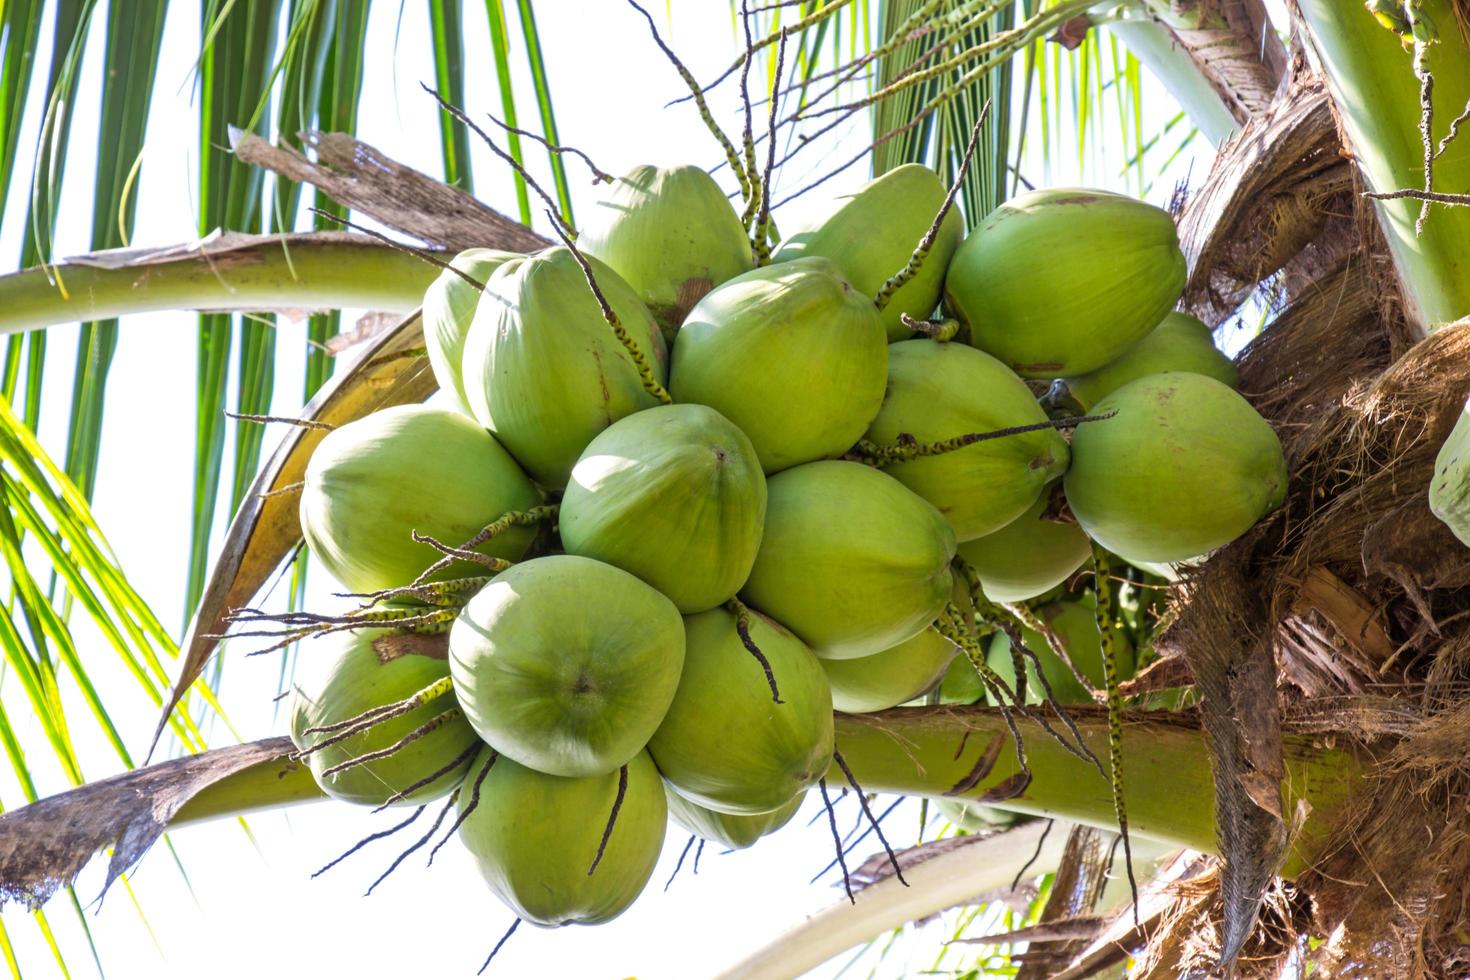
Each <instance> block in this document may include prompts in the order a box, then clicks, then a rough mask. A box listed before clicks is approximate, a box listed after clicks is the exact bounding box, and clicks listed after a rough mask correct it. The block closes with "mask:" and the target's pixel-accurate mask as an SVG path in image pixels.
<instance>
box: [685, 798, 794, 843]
mask: <svg viewBox="0 0 1470 980" xmlns="http://www.w3.org/2000/svg"><path fill="white" fill-rule="evenodd" d="M667 795H668V804H669V819H670V820H672V821H674V823H676V824H678V825H679V826H680V827H682V828H683V829H685V830H687V831H689V833H691V834H694V835H695V836H697V837H702V838H704V839H705V840H707V841H710V842H712V843H715V844H721V845H723V846H725V847H730V848H734V849H735V850H737V851H739V850H744V849H745V848H747V847H749V846H750V845H752V844H754V843H755V842H756V841H758V840H760V839H761V838H762V837H765V836H766V835H767V834H774V833H775V832H776V831H778V830H780V829H781V828H782V827H784V826H786V825H787V824H788V823H790V822H791V818H792V817H794V816H796V811H797V810H800V809H801V804H802V801H803V800H805V799H806V793H799V794H797V795H796V796H793V797H792V798H791V799H790V801H789V802H787V803H786V804H785V805H784V806H781V807H778V808H777V809H775V810H771V811H770V812H768V813H750V814H743V813H720V812H719V811H718V810H711V809H709V808H708V807H703V806H700V805H699V804H698V803H691V802H689V801H688V800H686V799H684V797H682V796H680V795H679V794H678V793H676V792H674V791H673V790H672V789H670V790H669V791H668V794H667Z"/></svg>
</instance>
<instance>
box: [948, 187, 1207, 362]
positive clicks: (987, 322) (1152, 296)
mask: <svg viewBox="0 0 1470 980" xmlns="http://www.w3.org/2000/svg"><path fill="white" fill-rule="evenodd" d="M1184 277H1185V265H1184V254H1183V253H1182V252H1181V251H1180V250H1179V237H1178V235H1177V234H1176V232H1175V230H1174V219H1173V217H1171V216H1170V214H1169V212H1167V211H1165V210H1163V209H1162V208H1156V207H1154V206H1153V205H1151V204H1145V203H1144V202H1142V201H1139V200H1135V199H1134V198H1131V197H1124V196H1123V195H1121V194H1111V193H1108V192H1106V191H1096V190H1088V189H1086V188H1068V187H1059V188H1052V189H1047V190H1038V191H1030V192H1028V193H1025V194H1021V195H1019V196H1017V197H1014V198H1012V199H1011V200H1009V201H1007V202H1006V203H1005V204H1002V205H1001V206H1000V207H998V208H996V209H995V210H994V211H992V212H991V213H990V214H989V215H988V216H986V218H985V220H984V221H983V222H981V224H980V226H979V227H978V228H976V229H975V230H974V231H973V232H971V233H970V236H969V237H968V238H966V239H965V241H964V243H963V244H961V245H960V247H959V249H958V251H956V252H955V256H954V259H953V261H951V262H950V266H949V272H948V274H947V275H946V277H945V283H944V297H945V298H944V304H945V308H946V309H948V310H949V312H950V313H951V314H952V315H954V316H956V317H958V318H959V319H960V320H961V321H962V322H964V323H965V324H967V325H968V326H969V328H970V340H971V343H973V344H974V345H975V346H976V347H979V348H980V349H981V350H984V351H988V352H989V353H991V354H994V355H995V356H996V357H998V358H999V359H1000V360H1002V361H1004V362H1005V363H1006V364H1007V365H1008V366H1010V368H1011V369H1012V370H1014V371H1015V372H1016V373H1018V374H1020V375H1021V376H1022V377H1027V378H1060V377H1068V376H1071V375H1077V374H1083V373H1085V372H1087V371H1095V370H1096V369H1098V368H1100V367H1102V366H1103V365H1104V364H1106V363H1108V362H1109V361H1111V360H1113V359H1114V358H1116V357H1118V356H1119V355H1120V354H1122V353H1123V352H1124V351H1126V350H1127V349H1128V348H1129V347H1131V346H1133V344H1135V343H1136V342H1137V341H1139V340H1140V339H1141V338H1142V337H1143V336H1144V335H1145V334H1147V333H1148V332H1149V331H1150V330H1152V329H1153V328H1154V327H1155V326H1157V325H1158V323H1159V321H1160V320H1162V319H1163V318H1164V314H1166V313H1168V312H1169V310H1170V309H1172V308H1173V306H1174V303H1175V302H1176V301H1177V300H1178V299H1179V294H1180V293H1181V292H1182V291H1183V289H1184Z"/></svg>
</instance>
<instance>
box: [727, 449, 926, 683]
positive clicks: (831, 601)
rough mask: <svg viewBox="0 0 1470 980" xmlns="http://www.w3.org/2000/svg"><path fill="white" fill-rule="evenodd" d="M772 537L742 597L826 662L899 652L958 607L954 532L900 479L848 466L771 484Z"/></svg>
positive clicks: (808, 470)
mask: <svg viewBox="0 0 1470 980" xmlns="http://www.w3.org/2000/svg"><path fill="white" fill-rule="evenodd" d="M766 492H767V502H766V532H765V536H764V538H762V540H761V547H760V552H759V553H758V554H757V555H756V559H755V567H754V568H753V569H751V573H750V579H749V580H748V581H747V582H746V583H745V588H744V590H743V591H742V592H741V595H742V597H743V598H745V600H746V601H747V602H749V603H750V604H751V605H753V606H755V607H756V608H758V609H760V610H761V611H762V612H764V613H766V614H768V615H770V616H772V617H774V618H775V619H776V620H777V621H779V622H781V623H783V624H785V625H786V626H787V627H789V628H790V629H791V631H792V632H794V633H795V634H796V635H797V636H799V637H801V638H802V639H803V640H804V641H805V642H806V643H807V645H808V646H810V647H811V649H812V652H813V653H815V654H816V655H817V656H819V657H824V658H829V657H830V658H833V659H839V660H840V659H851V658H853V657H866V656H868V655H869V654H873V653H878V652H879V651H881V650H887V649H888V648H889V647H893V646H897V645H898V644H900V643H902V642H903V641H904V640H907V639H908V638H910V637H911V636H914V635H915V634H917V633H918V632H919V631H920V630H922V629H924V627H926V626H928V625H929V624H930V623H932V622H933V621H934V619H935V617H937V616H938V615H939V612H940V610H941V609H943V608H944V604H945V603H946V602H947V601H949V597H950V588H951V586H952V584H953V576H952V575H951V573H950V564H949V563H950V560H951V559H952V558H954V551H955V541H954V532H953V531H952V530H950V527H949V524H948V523H946V522H945V520H944V517H943V516H942V515H940V513H939V512H938V511H937V510H935V509H934V507H933V506H932V505H931V504H929V503H928V502H927V501H926V500H924V498H922V497H920V496H918V495H917V494H915V493H914V492H913V491H911V490H909V489H908V488H906V487H905V486H904V485H903V484H901V483H899V482H898V481H897V480H895V479H894V478H893V477H891V476H888V475H887V474H885V473H880V472H879V471H877V470H875V469H872V468H871V467H868V466H864V465H862V464H861V463H850V462H845V461H841V460H825V461H822V462H817V463H807V464H806V465H804V466H798V467H795V468H793V469H790V470H787V471H785V472H783V473H778V474H776V475H775V476H773V477H771V478H770V479H769V480H768V481H767V483H766Z"/></svg>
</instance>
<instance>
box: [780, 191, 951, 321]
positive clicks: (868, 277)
mask: <svg viewBox="0 0 1470 980" xmlns="http://www.w3.org/2000/svg"><path fill="white" fill-rule="evenodd" d="M945 193H946V188H945V186H944V183H943V182H942V181H941V180H940V179H939V175H938V174H936V173H935V172H934V171H932V170H930V169H929V168H928V167H925V166H921V165H920V164H917V163H906V164H903V165H901V166H898V167H894V168H893V169H892V170H890V171H888V172H887V173H885V174H883V175H881V176H879V177H877V178H875V179H874V180H872V181H869V182H868V183H867V184H865V185H864V186H863V187H861V188H859V189H858V190H856V191H854V192H853V193H851V194H844V195H842V196H840V197H838V198H837V199H836V200H835V201H834V202H833V204H832V207H831V210H830V211H829V212H828V213H827V214H825V215H824V216H822V218H821V219H820V220H818V221H817V222H815V223H814V224H813V225H811V226H810V227H809V228H805V229H802V230H799V231H795V232H793V233H791V234H789V235H787V237H786V238H785V239H784V240H783V241H782V242H781V248H780V250H779V251H777V253H776V255H775V261H776V262H787V261H790V260H792V259H797V258H803V257H808V256H814V255H815V256H821V257H823V258H828V259H831V260H832V261H833V262H836V263H837V267H838V268H839V269H841V270H842V274H843V275H844V276H846V277H847V280H848V282H850V283H852V284H853V286H854V287H855V288H857V289H858V290H859V291H861V292H863V293H864V294H866V295H868V296H874V295H876V294H877V292H878V290H879V289H881V288H882V287H883V284H884V283H885V282H887V281H888V279H889V278H890V277H891V276H894V275H896V274H897V273H898V272H899V271H900V270H902V269H903V268H904V266H905V265H907V264H908V261H909V258H910V256H912V255H913V252H914V249H915V248H917V247H918V245H919V241H920V240H921V239H922V238H923V237H924V235H925V234H926V233H927V232H928V231H929V226H930V225H931V224H932V223H933V221H934V218H935V217H936V216H937V215H938V214H939V208H940V206H941V205H943V204H944V197H945ZM963 237H964V222H963V221H961V220H960V215H959V213H958V212H957V211H954V210H951V211H950V212H949V214H947V215H945V218H944V221H943V222H942V223H941V224H940V226H939V234H938V236H937V237H936V238H935V240H934V245H933V247H932V248H931V249H930V251H929V254H928V256H927V257H926V258H925V259H924V263H923V264H922V265H921V266H920V267H919V271H918V272H917V273H916V274H915V275H914V277H913V278H912V279H910V280H909V281H908V282H906V283H904V284H903V285H902V286H900V287H899V288H898V289H897V290H895V291H894V293H893V295H892V297H891V298H890V299H889V301H888V304H887V305H886V306H885V307H884V308H883V312H882V317H883V326H884V329H886V330H887V331H888V337H889V339H890V340H902V339H904V338H905V337H909V336H912V335H913V331H912V330H910V329H909V328H908V327H905V326H904V325H903V323H902V322H901V320H900V317H901V316H902V315H903V314H908V315H909V316H911V317H914V318H915V319H919V320H922V319H924V318H925V317H927V316H929V314H930V313H932V312H933V311H934V307H935V306H937V305H938V303H939V294H940V292H941V291H942V289H943V287H944V271H945V269H946V267H948V265H949V260H950V258H951V256H953V255H954V252H955V249H957V248H959V244H960V239H961V238H963Z"/></svg>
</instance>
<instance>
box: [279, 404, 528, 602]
mask: <svg viewBox="0 0 1470 980" xmlns="http://www.w3.org/2000/svg"><path fill="white" fill-rule="evenodd" d="M540 502H541V496H540V494H539V493H538V492H537V491H536V488H535V486H534V485H533V484H532V483H531V481H530V480H529V479H528V478H527V477H526V474H525V473H524V472H522V471H521V468H520V467H519V466H517V465H516V461H515V460H514V459H512V458H511V457H510V454H509V453H507V452H506V451H505V450H504V449H503V448H502V447H501V445H500V443H499V442H497V441H496V440H495V437H494V436H492V435H490V433H488V432H486V431H485V430H484V429H483V428H481V427H480V426H479V425H477V424H476V423H475V422H474V420H472V419H468V418H466V417H465V416H463V415H460V414H458V413H457V412H453V411H449V410H447V409H442V408H430V407H428V406H424V405H399V406H396V407H393V408H384V409H379V410H378V411H376V412H373V413H372V414H371V415H368V416H365V417H363V418H361V419H358V420H357V421H355V422H348V423H347V424H346V425H342V426H339V427H338V428H336V429H335V430H333V431H332V432H329V433H327V435H326V436H325V437H323V439H322V441H321V442H320V443H319V444H318V445H317V447H316V449H315V450H313V452H312V454H311V458H310V459H309V460H308V461H307V464H306V477H305V480H304V483H303V486H302V488H301V505H300V510H301V531H302V534H303V536H304V537H305V538H306V543H307V545H308V547H310V549H311V552H312V554H313V555H315V556H316V558H317V560H318V561H320V562H321V563H322V566H323V567H324V568H326V570H327V571H328V572H329V573H330V574H331V576H332V577H333V578H335V579H336V580H337V581H338V582H340V583H342V585H343V586H345V587H346V588H347V589H348V590H349V591H351V592H376V591H378V590H381V589H390V588H396V587H399V586H405V585H408V584H409V583H410V582H412V581H413V580H414V579H415V578H417V577H418V575H419V574H420V573H421V572H423V571H424V570H425V569H427V568H428V567H429V566H430V565H432V564H434V563H435V562H436V561H438V560H439V558H440V557H441V554H440V552H439V551H437V550H436V549H434V548H433V547H432V546H430V545H428V544H424V543H420V542H418V541H415V540H414V539H413V536H414V532H418V533H419V534H420V535H427V536H428V537H432V538H435V539H436V540H438V541H441V542H443V543H444V544H447V545H450V546H451V547H453V546H457V545H459V544H460V543H461V542H464V541H467V540H468V539H469V538H471V537H473V536H474V535H475V534H476V533H477V532H478V531H479V530H480V529H481V528H483V527H484V526H485V525H487V524H489V523H490V522H492V521H494V520H496V519H497V518H499V517H501V516H502V515H504V514H506V513H509V512H511V511H524V510H527V509H528V508H531V507H535V506H537V505H538V504H539V503H540ZM534 536H535V530H534V529H533V528H529V527H514V528H510V529H509V530H507V531H506V532H505V533H503V534H500V535H497V536H496V537H494V538H492V539H491V540H489V541H487V542H486V543H485V544H484V545H482V546H480V547H479V548H478V549H476V550H478V551H480V552H483V553H484V554H487V555H493V556H495V557H497V558H504V559H507V560H512V561H513V560H515V559H517V558H520V557H521V556H522V555H523V554H525V552H526V549H527V548H528V547H529V546H530V544H531V541H532V539H533V538H534ZM483 571H484V569H483V567H482V566H479V565H476V564H474V563H472V562H468V561H458V562H454V563H452V564H451V565H449V566H448V567H447V568H446V569H444V570H443V572H441V573H440V574H438V575H436V576H435V577H436V578H438V579H448V578H456V577H459V576H464V575H475V574H481V573H483Z"/></svg>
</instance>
